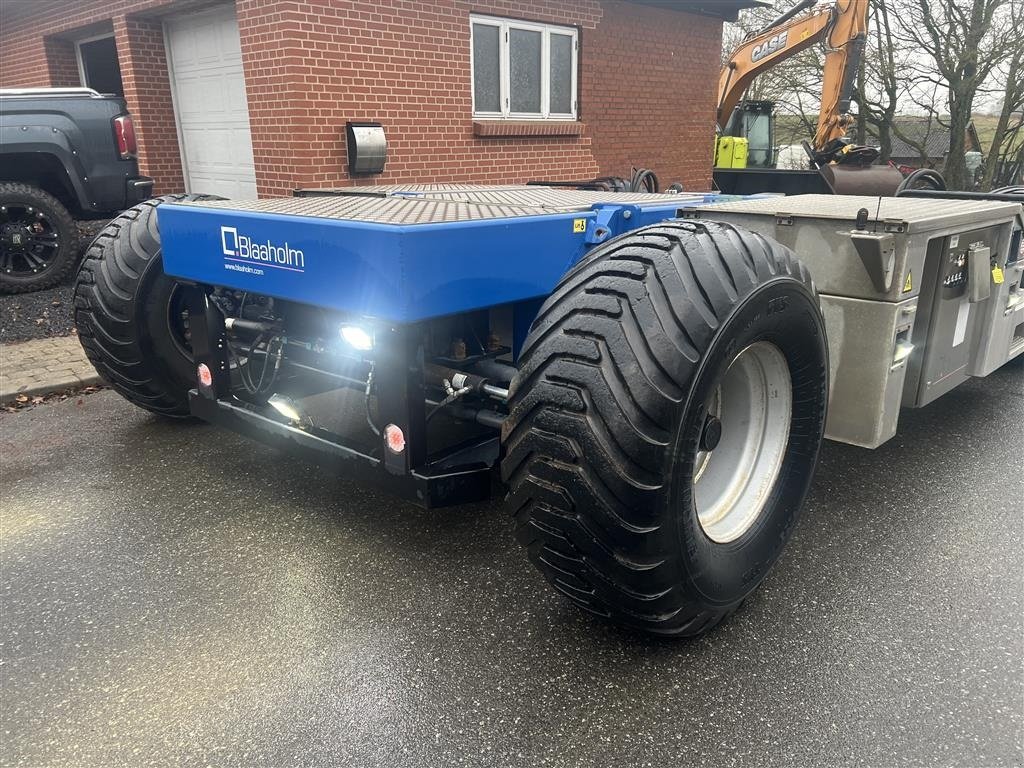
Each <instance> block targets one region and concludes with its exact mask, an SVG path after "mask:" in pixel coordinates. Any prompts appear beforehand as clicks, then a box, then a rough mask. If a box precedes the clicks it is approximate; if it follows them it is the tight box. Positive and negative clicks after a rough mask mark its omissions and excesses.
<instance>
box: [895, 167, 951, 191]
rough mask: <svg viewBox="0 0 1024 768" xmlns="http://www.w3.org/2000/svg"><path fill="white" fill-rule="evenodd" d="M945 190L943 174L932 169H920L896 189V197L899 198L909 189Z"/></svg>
mask: <svg viewBox="0 0 1024 768" xmlns="http://www.w3.org/2000/svg"><path fill="white" fill-rule="evenodd" d="M945 188H946V180H945V179H944V178H942V174H941V173H939V172H938V171H935V170H932V169H931V168H918V169H917V170H916V171H914V172H912V173H911V174H910V175H909V176H907V178H905V179H904V180H903V181H901V182H900V185H899V186H898V187H896V197H899V196H900V193H901V192H903V191H904V190H907V189H934V190H937V191H941V190H944V189H945Z"/></svg>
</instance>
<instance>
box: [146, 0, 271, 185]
mask: <svg viewBox="0 0 1024 768" xmlns="http://www.w3.org/2000/svg"><path fill="white" fill-rule="evenodd" d="M166 30H167V59H168V65H169V66H170V73H171V84H172V90H173V95H174V113H175V117H176V118H177V120H178V135H179V136H180V138H181V144H182V150H181V153H182V158H183V160H184V164H185V181H186V184H187V186H188V190H189V191H190V192H208V193H211V194H215V195H223V196H224V197H230V198H234V199H236V200H237V199H240V198H242V199H244V198H254V197H256V170H255V167H254V165H253V159H252V135H251V134H250V132H249V108H248V106H247V105H246V99H245V78H244V76H243V74H242V51H241V48H240V46H239V39H238V20H237V19H236V18H235V10H234V8H233V7H230V6H229V7H224V8H218V9H216V10H214V11H209V12H206V13H199V14H190V15H189V16H187V17H184V18H180V19H171V20H168V21H167V22H166Z"/></svg>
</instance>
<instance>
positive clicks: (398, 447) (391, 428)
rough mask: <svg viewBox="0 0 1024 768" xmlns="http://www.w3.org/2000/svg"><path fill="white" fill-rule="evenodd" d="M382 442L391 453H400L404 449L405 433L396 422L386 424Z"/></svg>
mask: <svg viewBox="0 0 1024 768" xmlns="http://www.w3.org/2000/svg"><path fill="white" fill-rule="evenodd" d="M384 442H385V443H387V446H388V450H389V451H391V452H392V453H401V452H402V451H404V450H405V433H404V432H402V428H401V427H399V426H398V425H396V424H388V425H387V426H386V427H384Z"/></svg>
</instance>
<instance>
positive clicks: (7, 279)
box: [0, 184, 78, 293]
mask: <svg viewBox="0 0 1024 768" xmlns="http://www.w3.org/2000/svg"><path fill="white" fill-rule="evenodd" d="M77 261H78V230H77V229H76V228H75V222H74V219H72V218H71V214H70V213H68V209H67V208H65V207H64V206H63V205H62V204H61V202H60V200H58V199H57V198H55V197H54V196H53V195H51V194H50V193H49V192H44V191H43V190H41V189H39V188H37V187H33V186H29V185H28V184H0V293H26V292H28V291H39V290H42V289H43V288H49V287H51V286H54V285H57V284H58V283H60V282H61V281H62V280H64V278H66V277H67V276H68V275H69V274H70V273H71V270H72V269H73V268H74V266H75V264H76V262H77Z"/></svg>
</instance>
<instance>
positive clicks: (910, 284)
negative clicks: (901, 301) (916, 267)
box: [903, 272, 914, 293]
mask: <svg viewBox="0 0 1024 768" xmlns="http://www.w3.org/2000/svg"><path fill="white" fill-rule="evenodd" d="M912 290H914V273H913V272H907V282H905V283H904V284H903V292H904V293H910V292H911V291H912Z"/></svg>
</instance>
